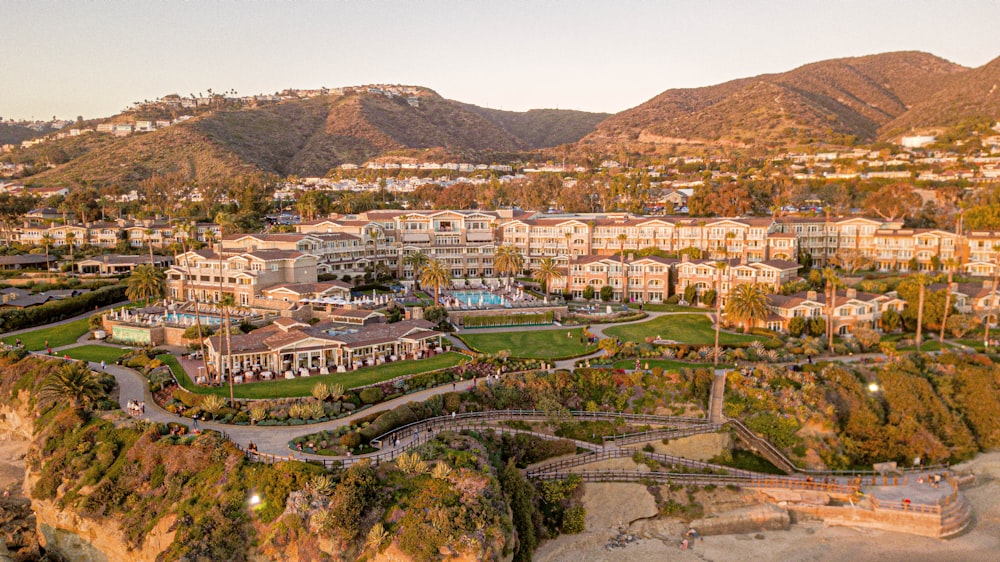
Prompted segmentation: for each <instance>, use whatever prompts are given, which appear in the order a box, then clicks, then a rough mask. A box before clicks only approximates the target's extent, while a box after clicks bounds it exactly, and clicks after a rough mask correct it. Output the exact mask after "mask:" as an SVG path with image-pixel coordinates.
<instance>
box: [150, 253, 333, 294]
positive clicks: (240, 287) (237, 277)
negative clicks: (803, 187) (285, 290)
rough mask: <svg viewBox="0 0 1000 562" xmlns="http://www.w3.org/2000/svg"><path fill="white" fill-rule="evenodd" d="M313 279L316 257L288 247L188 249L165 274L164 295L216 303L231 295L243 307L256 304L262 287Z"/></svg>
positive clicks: (314, 279) (313, 280)
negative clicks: (232, 251)
mask: <svg viewBox="0 0 1000 562" xmlns="http://www.w3.org/2000/svg"><path fill="white" fill-rule="evenodd" d="M315 282H316V258H315V256H312V255H309V254H304V253H302V252H298V251H289V250H254V251H249V252H239V253H225V252H223V253H216V252H214V251H212V250H207V249H206V250H198V251H191V252H187V253H185V254H181V255H179V256H177V263H176V264H174V265H173V266H172V267H170V268H169V269H167V273H166V285H167V295H168V296H169V297H170V298H172V299H174V300H180V301H190V300H195V299H196V300H198V301H199V302H218V301H219V300H220V299H221V298H222V295H224V294H230V295H233V297H234V299H235V301H236V303H237V304H238V305H240V306H246V307H251V306H254V305H255V301H256V300H257V299H259V296H260V294H261V291H262V290H264V289H266V288H268V287H272V286H274V285H277V284H279V283H315ZM265 307H266V306H265Z"/></svg>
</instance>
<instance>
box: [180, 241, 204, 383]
mask: <svg viewBox="0 0 1000 562" xmlns="http://www.w3.org/2000/svg"><path fill="white" fill-rule="evenodd" d="M178 230H180V231H181V234H182V236H180V237H179V238H180V240H181V251H182V252H183V253H184V269H185V275H186V276H187V280H188V281H190V280H191V279H192V277H191V260H190V259H189V257H188V256H187V240H188V237H189V236H196V235H197V226H196V225H195V223H193V222H189V223H187V224H183V225H181V226H180V228H179V229H178ZM183 297H184V295H183V294H182V295H181V298H183ZM191 300H193V301H194V323H195V325H197V326H198V346H199V347H200V349H201V364H202V367H204V369H205V374H206V375H207V374H208V357H206V356H205V336H204V333H203V332H202V330H201V310H199V306H198V291H194V290H192V291H191Z"/></svg>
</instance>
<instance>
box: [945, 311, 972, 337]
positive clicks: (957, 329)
mask: <svg viewBox="0 0 1000 562" xmlns="http://www.w3.org/2000/svg"><path fill="white" fill-rule="evenodd" d="M978 324H979V322H978V321H977V320H976V317H975V316H972V315H971V314H956V315H954V316H952V317H950V318H948V330H950V331H951V335H953V336H955V337H956V338H964V337H965V334H968V333H969V332H971V331H972V330H974V329H975V328H976V326H977V325H978Z"/></svg>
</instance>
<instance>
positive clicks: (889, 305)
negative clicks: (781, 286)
mask: <svg viewBox="0 0 1000 562" xmlns="http://www.w3.org/2000/svg"><path fill="white" fill-rule="evenodd" d="M827 297H828V295H827V294H825V293H818V292H816V291H804V292H801V293H795V294H794V295H787V296H786V295H778V294H774V295H768V296H767V301H768V307H769V308H770V309H771V314H770V315H768V317H767V319H766V320H763V321H761V322H760V323H759V326H761V327H764V328H768V329H771V330H776V331H781V332H787V331H788V322H789V321H791V320H792V318H796V317H799V318H805V319H807V320H808V319H811V318H824V319H825V318H826V315H827V313H828V311H829V307H828V305H827ZM833 305H834V309H833V330H834V332H835V333H836V334H838V335H847V334H849V333H850V332H851V331H852V330H853V329H854V328H855V327H857V326H864V327H866V328H873V329H878V328H879V320H881V318H882V313H883V312H885V311H886V310H890V309H892V310H895V311H897V312H899V311H902V310H903V308H904V307H905V306H906V301H904V300H903V299H900V298H899V297H897V296H896V293H895V292H890V293H887V294H884V295H875V294H871V293H862V292H858V291H856V290H854V289H847V290H845V291H837V297H836V299H835V300H834V302H833Z"/></svg>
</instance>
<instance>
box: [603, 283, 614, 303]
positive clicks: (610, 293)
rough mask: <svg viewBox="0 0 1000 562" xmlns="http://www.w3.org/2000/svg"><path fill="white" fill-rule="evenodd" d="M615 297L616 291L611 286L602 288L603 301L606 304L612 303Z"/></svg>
mask: <svg viewBox="0 0 1000 562" xmlns="http://www.w3.org/2000/svg"><path fill="white" fill-rule="evenodd" d="M614 296H615V289H614V288H613V287H612V286H611V285H605V286H603V287H601V300H602V301H604V302H609V301H611V298H612V297H614Z"/></svg>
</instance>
